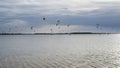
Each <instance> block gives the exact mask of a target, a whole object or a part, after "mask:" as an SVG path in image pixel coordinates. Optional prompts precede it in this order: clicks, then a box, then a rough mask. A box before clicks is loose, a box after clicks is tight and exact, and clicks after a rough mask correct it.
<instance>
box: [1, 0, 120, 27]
mask: <svg viewBox="0 0 120 68" xmlns="http://www.w3.org/2000/svg"><path fill="white" fill-rule="evenodd" d="M43 17H46V18H47V22H49V25H54V24H55V23H56V20H57V19H60V20H62V22H61V23H62V24H71V25H86V26H87V25H89V26H94V25H96V24H101V26H102V27H108V28H110V27H111V28H112V27H113V28H117V29H119V26H120V23H119V22H120V20H119V17H120V1H119V0H69V1H67V0H45V1H44V0H0V24H9V25H15V24H22V23H23V22H24V23H25V22H27V24H28V25H29V26H30V25H31V26H36V27H38V26H37V25H40V26H41V27H42V25H43V23H40V22H43V21H42V18H43ZM11 22H13V23H14V24H10V23H11ZM20 22H22V23H20ZM0 28H1V29H4V28H3V25H1V26H0Z"/></svg>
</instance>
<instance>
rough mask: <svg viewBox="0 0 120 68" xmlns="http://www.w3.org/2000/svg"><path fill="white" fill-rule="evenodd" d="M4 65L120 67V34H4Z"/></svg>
mask: <svg viewBox="0 0 120 68" xmlns="http://www.w3.org/2000/svg"><path fill="white" fill-rule="evenodd" d="M0 68H120V34H78V35H74V34H73V35H0Z"/></svg>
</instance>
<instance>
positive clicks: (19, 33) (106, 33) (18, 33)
mask: <svg viewBox="0 0 120 68" xmlns="http://www.w3.org/2000/svg"><path fill="white" fill-rule="evenodd" d="M69 34H70V35H71V34H114V33H94V32H71V33H0V35H69Z"/></svg>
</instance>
